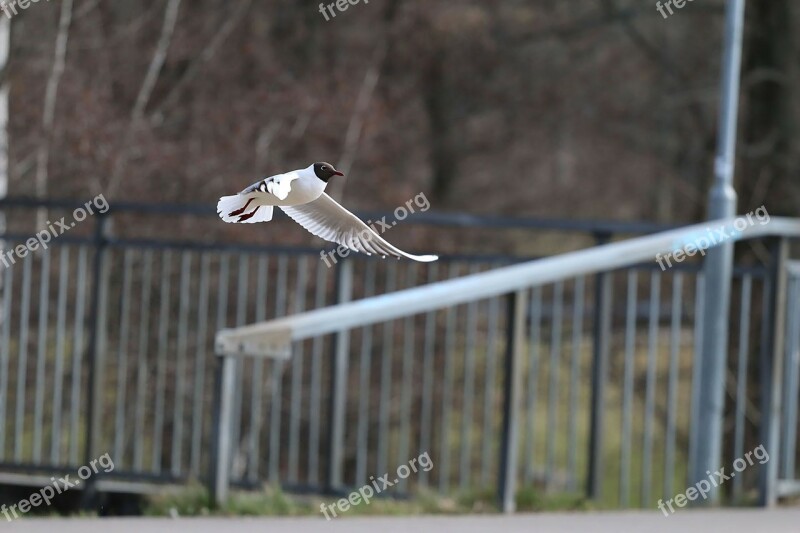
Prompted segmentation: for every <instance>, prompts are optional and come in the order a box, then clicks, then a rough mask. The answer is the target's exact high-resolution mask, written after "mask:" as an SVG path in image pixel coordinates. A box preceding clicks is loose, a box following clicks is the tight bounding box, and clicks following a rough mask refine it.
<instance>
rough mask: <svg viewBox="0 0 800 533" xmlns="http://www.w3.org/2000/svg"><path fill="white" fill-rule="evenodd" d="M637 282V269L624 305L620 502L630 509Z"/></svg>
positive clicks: (632, 277)
mask: <svg viewBox="0 0 800 533" xmlns="http://www.w3.org/2000/svg"><path fill="white" fill-rule="evenodd" d="M637 289H638V280H637V273H636V271H635V270H632V269H631V270H629V271H628V290H627V300H626V303H625V362H624V364H623V371H622V373H623V377H622V436H621V438H622V442H621V443H620V467H619V478H620V479H619V501H620V505H621V506H622V507H628V505H629V503H630V496H631V490H630V486H631V452H632V441H633V436H632V433H633V374H634V364H635V362H636V358H635V357H636V301H637V295H636V293H637Z"/></svg>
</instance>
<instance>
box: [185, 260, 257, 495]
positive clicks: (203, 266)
mask: <svg viewBox="0 0 800 533" xmlns="http://www.w3.org/2000/svg"><path fill="white" fill-rule="evenodd" d="M210 263H211V258H210V257H209V255H208V254H207V253H203V254H201V255H200V295H199V296H198V302H197V337H196V339H197V341H196V342H197V352H196V354H195V359H194V364H195V368H194V399H193V400H192V444H191V446H192V447H191V451H190V458H189V464H190V466H189V469H190V472H191V475H192V476H194V477H195V478H198V479H199V478H200V456H201V453H202V449H203V403H204V402H203V390H204V388H205V380H206V342H207V328H208V289H209V280H208V278H209V270H210V268H211V267H210ZM260 360H261V359H259V361H260Z"/></svg>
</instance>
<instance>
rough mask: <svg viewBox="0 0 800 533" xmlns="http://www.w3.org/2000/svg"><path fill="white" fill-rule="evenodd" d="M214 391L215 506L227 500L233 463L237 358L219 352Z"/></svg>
mask: <svg viewBox="0 0 800 533" xmlns="http://www.w3.org/2000/svg"><path fill="white" fill-rule="evenodd" d="M215 374H216V379H215V387H214V388H215V394H214V398H215V400H214V420H213V426H214V434H215V435H216V438H215V439H214V446H213V448H212V450H211V461H212V464H211V476H210V480H211V490H210V492H211V496H212V503H213V504H214V505H215V506H221V505H224V504H225V503H226V501H227V500H228V489H229V487H230V466H231V445H232V443H231V431H232V426H233V420H232V418H233V389H234V387H235V385H236V361H235V360H234V359H233V358H232V357H226V356H225V355H224V354H221V353H218V354H217V370H216V372H215Z"/></svg>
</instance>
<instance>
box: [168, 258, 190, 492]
mask: <svg viewBox="0 0 800 533" xmlns="http://www.w3.org/2000/svg"><path fill="white" fill-rule="evenodd" d="M191 277H192V256H191V254H190V253H189V252H188V251H184V252H183V254H182V257H181V278H180V283H181V284H180V297H179V298H180V300H179V304H178V343H177V346H176V349H175V351H176V354H175V395H174V397H173V398H174V399H173V401H174V402H175V405H174V406H173V411H172V412H173V416H172V428H173V429H172V453H171V455H170V463H171V464H170V467H171V468H170V472H171V473H172V475H173V476H175V477H178V476H179V475H180V474H181V472H182V471H183V468H182V463H183V440H184V439H183V423H184V420H183V418H184V415H183V412H184V404H185V403H186V350H187V345H188V337H189V304H190V298H191V296H190V293H189V287H190V284H191Z"/></svg>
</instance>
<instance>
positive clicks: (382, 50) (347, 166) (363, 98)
mask: <svg viewBox="0 0 800 533" xmlns="http://www.w3.org/2000/svg"><path fill="white" fill-rule="evenodd" d="M385 56H386V45H383V46H380V47H379V48H378V49H377V50H375V53H374V54H373V56H372V61H371V62H370V65H369V67H367V72H366V74H365V75H364V81H362V82H361V89H360V90H359V91H358V98H357V99H356V105H355V107H354V108H353V114H352V115H351V116H350V124H349V125H348V126H347V134H346V135H345V138H344V149H343V150H342V157H341V158H340V159H339V162H338V164H337V165H336V168H338V169H339V170H341V171H342V172H344V173H345V175H347V174H348V173H349V172H350V170H351V169H352V168H353V163H355V160H356V157H357V156H358V148H359V146H360V144H361V132H362V130H363V129H364V119H365V118H366V115H367V111H368V110H369V105H370V102H371V101H372V95H373V94H375V87H377V86H378V80H379V79H380V76H381V63H383V59H384V57H385ZM344 184H345V180H339V181H336V182H334V183H333V186H332V187H331V191H330V194H331V196H333V197H334V198H338V199H341V197H342V196H343V194H344Z"/></svg>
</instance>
